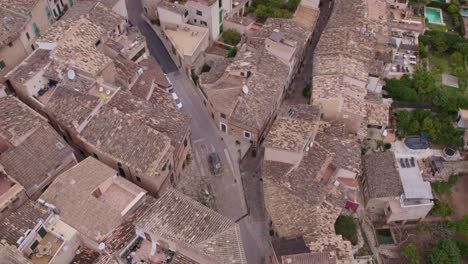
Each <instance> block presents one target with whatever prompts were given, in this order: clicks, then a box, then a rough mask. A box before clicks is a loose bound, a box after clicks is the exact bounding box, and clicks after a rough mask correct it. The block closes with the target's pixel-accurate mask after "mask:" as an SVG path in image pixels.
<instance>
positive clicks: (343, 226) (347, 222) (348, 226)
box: [335, 215, 358, 245]
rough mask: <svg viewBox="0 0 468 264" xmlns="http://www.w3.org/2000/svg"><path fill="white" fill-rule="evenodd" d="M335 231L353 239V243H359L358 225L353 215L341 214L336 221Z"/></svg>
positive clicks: (350, 239) (348, 238)
mask: <svg viewBox="0 0 468 264" xmlns="http://www.w3.org/2000/svg"><path fill="white" fill-rule="evenodd" d="M335 232H336V234H338V235H342V236H343V238H345V239H347V240H349V241H351V243H352V244H353V245H356V244H357V243H358V237H357V225H356V223H355V222H354V219H353V217H351V216H347V215H340V216H339V217H338V218H337V219H336V222H335Z"/></svg>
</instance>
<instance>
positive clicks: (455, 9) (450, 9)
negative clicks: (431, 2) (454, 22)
mask: <svg viewBox="0 0 468 264" xmlns="http://www.w3.org/2000/svg"><path fill="white" fill-rule="evenodd" d="M459 10H460V8H458V6H456V5H454V4H451V5H449V6H448V7H447V12H449V13H450V14H457V13H458V11H459Z"/></svg>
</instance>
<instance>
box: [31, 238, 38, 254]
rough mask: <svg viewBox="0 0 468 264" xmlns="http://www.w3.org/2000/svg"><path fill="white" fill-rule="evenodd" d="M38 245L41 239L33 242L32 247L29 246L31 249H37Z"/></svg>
mask: <svg viewBox="0 0 468 264" xmlns="http://www.w3.org/2000/svg"><path fill="white" fill-rule="evenodd" d="M37 245H39V241H37V240H35V241H34V243H32V245H31V247H29V248H30V249H31V250H33V251H34V250H35V249H36V247H37Z"/></svg>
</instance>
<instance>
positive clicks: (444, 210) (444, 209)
mask: <svg viewBox="0 0 468 264" xmlns="http://www.w3.org/2000/svg"><path fill="white" fill-rule="evenodd" d="M452 213H453V209H452V207H450V206H449V205H448V204H446V203H444V202H442V201H440V200H434V206H433V207H432V209H431V214H433V215H435V216H441V217H446V216H449V215H451V214H452Z"/></svg>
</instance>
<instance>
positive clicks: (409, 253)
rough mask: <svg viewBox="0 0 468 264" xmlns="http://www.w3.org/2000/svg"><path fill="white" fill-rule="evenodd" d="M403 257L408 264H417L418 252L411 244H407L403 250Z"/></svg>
mask: <svg viewBox="0 0 468 264" xmlns="http://www.w3.org/2000/svg"><path fill="white" fill-rule="evenodd" d="M403 256H405V258H406V259H407V260H408V263H409V264H419V259H420V256H419V252H418V250H417V248H416V246H415V245H414V244H413V243H409V244H408V245H406V246H405V247H404V248H403Z"/></svg>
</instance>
